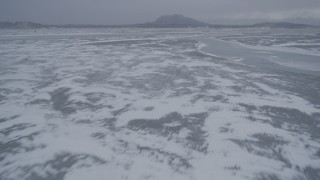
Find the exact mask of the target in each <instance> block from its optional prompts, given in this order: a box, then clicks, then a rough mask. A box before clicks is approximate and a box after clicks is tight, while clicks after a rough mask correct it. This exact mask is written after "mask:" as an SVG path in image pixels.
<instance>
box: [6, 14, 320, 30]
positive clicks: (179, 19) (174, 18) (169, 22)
mask: <svg viewBox="0 0 320 180" xmlns="http://www.w3.org/2000/svg"><path fill="white" fill-rule="evenodd" d="M189 27H191V28H192V27H193V28H196V27H207V28H290V29H298V28H315V27H319V26H313V25H308V24H296V23H290V22H264V23H257V24H252V25H219V24H209V23H204V22H201V21H198V20H195V19H192V18H189V17H185V16H183V15H179V14H173V15H165V16H161V17H159V18H158V19H156V20H155V21H153V22H149V23H143V24H128V25H92V24H66V25H45V24H40V23H33V22H0V29H37V28H189Z"/></svg>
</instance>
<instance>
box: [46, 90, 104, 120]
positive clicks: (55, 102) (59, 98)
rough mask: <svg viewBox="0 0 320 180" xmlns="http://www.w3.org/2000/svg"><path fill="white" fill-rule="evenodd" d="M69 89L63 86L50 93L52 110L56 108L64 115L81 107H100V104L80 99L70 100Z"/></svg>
mask: <svg viewBox="0 0 320 180" xmlns="http://www.w3.org/2000/svg"><path fill="white" fill-rule="evenodd" d="M70 90H71V89H70V88H64V87H63V88H59V89H56V90H55V91H53V92H51V93H50V96H51V102H52V107H53V109H54V110H57V111H59V112H61V113H62V114H64V115H69V114H72V113H75V112H76V111H79V110H83V109H90V110H91V111H96V110H98V109H100V108H102V105H94V104H91V103H88V102H82V101H70V100H69V99H70V94H71V93H70Z"/></svg>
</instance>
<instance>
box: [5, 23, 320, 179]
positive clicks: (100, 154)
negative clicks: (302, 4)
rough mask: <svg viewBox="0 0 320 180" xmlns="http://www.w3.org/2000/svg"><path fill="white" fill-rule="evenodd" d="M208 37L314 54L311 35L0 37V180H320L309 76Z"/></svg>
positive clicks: (192, 32) (74, 32)
mask: <svg viewBox="0 0 320 180" xmlns="http://www.w3.org/2000/svg"><path fill="white" fill-rule="evenodd" d="M266 36H267V38H266ZM301 37H310V38H309V39H306V38H301ZM206 38H208V39H209V38H216V39H219V40H221V41H222V40H226V41H228V42H229V43H235V42H239V43H243V44H244V45H243V47H245V45H247V46H252V47H253V46H258V45H257V43H258V44H259V48H260V49H259V50H257V49H255V48H252V47H251V51H252V52H255V51H259V52H258V54H260V56H262V57H265V55H266V54H270V53H272V52H271V51H270V47H271V46H272V47H273V48H277V47H278V46H295V47H294V48H295V49H294V51H295V50H297V49H299V50H301V52H300V54H305V55H306V57H308V55H309V56H310V54H313V55H314V56H316V55H320V52H319V48H317V47H318V46H317V47H314V46H315V44H317V45H319V31H318V30H309V31H302V30H290V33H288V32H285V31H280V30H277V31H276V30H267V29H259V30H258V29H256V30H253V29H251V30H241V31H240V30H230V29H229V30H223V29H222V30H214V29H211V30H210V29H42V30H37V31H34V30H1V32H0V179H1V180H17V179H19V180H42V179H43V180H44V179H46V180H60V179H65V180H82V179H83V180H88V179H92V180H105V179H112V180H118V179H119V180H120V179H123V180H143V179H148V180H153V179H161V180H164V179H176V180H178V179H181V180H188V179H190V180H209V179H210V180H211V179H228V180H232V179H234V180H280V179H289V180H317V179H320V77H319V71H314V69H312V70H311V71H310V72H311V73H301V72H299V73H297V72H295V71H294V70H292V69H290V70H288V71H286V70H284V69H285V66H282V65H283V64H281V63H279V64H280V65H279V64H278V66H279V67H280V66H281V67H283V68H272V67H274V66H264V63H265V62H261V64H260V65H259V63H254V64H250V63H249V62H245V61H242V60H241V59H245V57H242V56H245V54H239V56H237V54H236V53H233V56H234V57H233V58H228V57H223V56H219V55H215V54H213V53H212V52H205V49H203V47H205V46H207V47H208V46H210V44H207V45H205V44H204V43H206V42H205V41H201V39H206ZM264 38H265V39H267V40H265V41H263V39H264ZM288 39H289V40H290V41H289V40H288ZM302 40H303V42H302ZM262 41H263V42H262ZM279 41H281V42H283V43H284V44H285V45H284V44H281V43H278V42H279ZM284 41H285V42H284ZM269 42H270V43H271V42H272V43H271V44H270V43H269ZM266 43H267V44H266ZM308 43H311V44H312V47H311V45H310V46H308V45H306V44H308ZM267 46H268V47H267ZM231 47H232V46H231ZM262 47H265V48H266V50H265V51H264V50H263V48H262ZM212 48H213V49H214V46H213V47H212ZM217 48H218V47H217ZM246 48H250V47H246ZM261 48H262V50H261ZM286 48H292V47H286ZM310 48H312V49H310ZM280 50H281V49H280ZM232 51H233V49H232V48H230V52H232ZM278 51H279V49H278ZM286 52H288V51H286ZM295 52H296V51H295ZM308 53H309V54H308ZM279 58H281V57H279ZM266 61H267V60H266ZM301 61H303V59H301ZM271 62H274V60H273V61H272V59H270V63H271ZM276 64H277V63H276ZM314 66H317V62H315V65H314ZM314 66H313V67H314ZM288 68H289V67H288ZM304 70H305V69H304ZM319 70H320V68H319Z"/></svg>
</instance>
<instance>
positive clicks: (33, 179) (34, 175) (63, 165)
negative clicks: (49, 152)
mask: <svg viewBox="0 0 320 180" xmlns="http://www.w3.org/2000/svg"><path fill="white" fill-rule="evenodd" d="M105 163H106V161H105V160H103V159H100V158H98V157H96V156H92V155H88V154H71V153H67V152H65V153H60V154H57V155H56V156H55V157H53V159H51V160H49V161H47V162H44V163H41V164H34V165H29V166H24V167H20V168H18V169H16V170H15V171H20V173H21V175H22V176H21V178H23V179H26V180H60V179H64V177H65V175H66V174H67V173H68V172H69V171H70V169H71V168H72V167H74V166H75V165H78V166H82V167H91V166H93V165H97V164H105ZM39 170H42V172H41V174H39V173H38V171H39ZM16 173H18V172H16Z"/></svg>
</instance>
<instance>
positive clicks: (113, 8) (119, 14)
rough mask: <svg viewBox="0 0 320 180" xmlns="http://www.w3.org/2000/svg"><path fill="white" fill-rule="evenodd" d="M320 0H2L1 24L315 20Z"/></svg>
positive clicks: (319, 9)
mask: <svg viewBox="0 0 320 180" xmlns="http://www.w3.org/2000/svg"><path fill="white" fill-rule="evenodd" d="M319 12H320V0H268V1H267V0H0V21H33V22H40V23H46V24H68V23H72V24H79V23H82V24H130V23H142V22H147V21H152V20H154V19H155V18H157V17H159V16H161V15H165V14H175V13H179V14H183V15H186V16H190V17H194V18H197V19H200V20H204V21H209V22H211V23H221V22H226V23H227V22H236V23H247V22H253V21H260V20H286V19H297V18H298V19H305V20H306V19H313V20H315V21H316V22H320V16H319Z"/></svg>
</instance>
